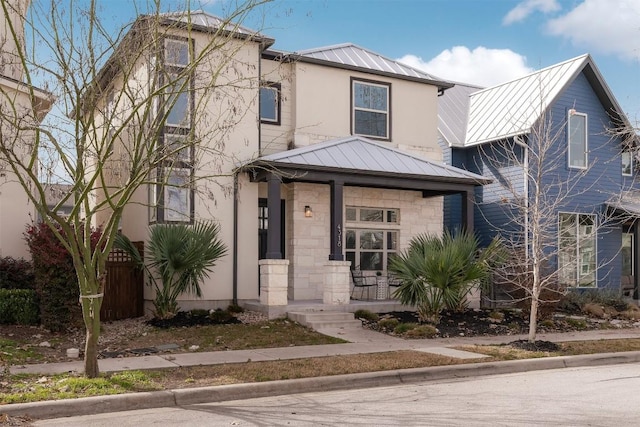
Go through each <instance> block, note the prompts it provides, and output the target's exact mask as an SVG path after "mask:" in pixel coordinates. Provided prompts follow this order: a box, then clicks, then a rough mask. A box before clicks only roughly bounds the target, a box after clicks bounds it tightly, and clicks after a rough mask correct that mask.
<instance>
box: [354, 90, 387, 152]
mask: <svg viewBox="0 0 640 427" xmlns="http://www.w3.org/2000/svg"><path fill="white" fill-rule="evenodd" d="M390 91H391V85H390V84H387V83H377V82H369V81H362V80H355V79H352V81H351V99H352V117H351V122H352V133H353V134H357V135H362V136H369V137H373V138H380V139H391V136H390V131H389V127H390V126H389V124H390V119H389V116H390V112H389V99H390Z"/></svg>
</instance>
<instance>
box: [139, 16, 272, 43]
mask: <svg viewBox="0 0 640 427" xmlns="http://www.w3.org/2000/svg"><path fill="white" fill-rule="evenodd" d="M160 16H161V17H162V18H164V19H166V20H167V21H170V22H175V23H180V24H184V25H189V26H191V27H192V28H193V29H194V30H198V31H204V32H213V31H218V30H222V31H225V32H228V33H230V34H232V35H233V36H234V37H238V38H251V39H252V40H254V41H257V42H260V43H262V44H263V45H264V46H265V47H268V46H271V45H272V44H273V43H274V42H275V40H273V39H272V38H269V37H267V36H265V35H263V34H261V33H259V32H258V31H255V30H252V29H250V28H247V27H244V26H242V25H239V24H236V23H234V22H230V21H228V20H225V19H222V18H220V17H218V16H215V15H212V14H210V13H208V12H205V11H204V10H192V11H181V12H170V13H163V14H161V15H160ZM144 17H145V15H143V16H141V17H140V18H142V19H144Z"/></svg>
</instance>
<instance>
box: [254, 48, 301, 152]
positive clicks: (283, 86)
mask: <svg viewBox="0 0 640 427" xmlns="http://www.w3.org/2000/svg"><path fill="white" fill-rule="evenodd" d="M261 67H262V80H263V81H264V82H272V83H279V84H280V124H279V125H278V124H269V123H262V127H261V131H260V132H261V133H260V139H261V147H262V153H261V154H262V155H263V156H266V155H269V154H273V153H278V152H280V151H285V150H286V149H287V147H288V145H289V143H290V142H292V141H293V132H294V129H295V102H294V101H295V99H294V97H293V88H294V85H295V81H294V79H293V64H291V63H282V62H279V61H272V60H268V59H263V60H262V65H261Z"/></svg>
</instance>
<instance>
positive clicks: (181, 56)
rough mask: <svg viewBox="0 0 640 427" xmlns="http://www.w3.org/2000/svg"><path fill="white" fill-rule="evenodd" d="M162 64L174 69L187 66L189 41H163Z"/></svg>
mask: <svg viewBox="0 0 640 427" xmlns="http://www.w3.org/2000/svg"><path fill="white" fill-rule="evenodd" d="M164 63H165V65H169V66H174V67H186V66H187V65H189V41H188V40H176V39H164Z"/></svg>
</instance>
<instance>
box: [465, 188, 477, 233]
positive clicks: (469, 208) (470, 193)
mask: <svg viewBox="0 0 640 427" xmlns="http://www.w3.org/2000/svg"><path fill="white" fill-rule="evenodd" d="M474 196H475V190H474V189H473V188H472V189H471V190H467V191H463V192H462V228H464V229H465V230H466V231H467V232H468V233H470V234H473V204H474V203H473V199H474Z"/></svg>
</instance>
